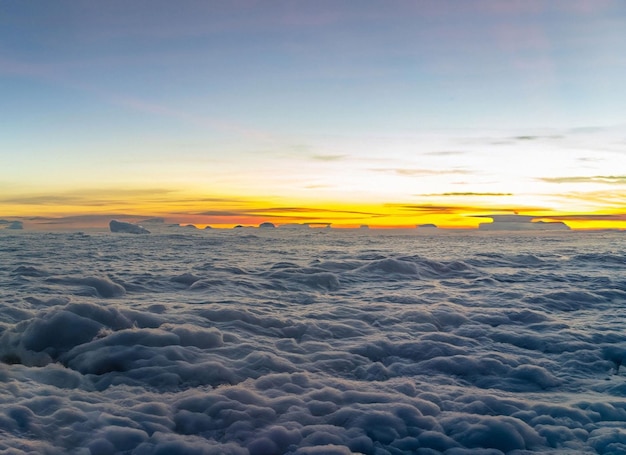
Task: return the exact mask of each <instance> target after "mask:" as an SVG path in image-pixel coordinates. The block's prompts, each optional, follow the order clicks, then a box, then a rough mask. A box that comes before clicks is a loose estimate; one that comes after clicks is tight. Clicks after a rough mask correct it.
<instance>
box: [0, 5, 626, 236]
mask: <svg viewBox="0 0 626 455" xmlns="http://www.w3.org/2000/svg"><path fill="white" fill-rule="evenodd" d="M0 17H2V27H0V37H1V39H0V42H1V43H2V45H0V81H1V82H0V93H1V95H2V99H3V108H2V109H1V110H0V157H1V161H2V163H1V166H0V219H1V220H5V221H7V222H8V221H13V220H19V221H22V222H23V223H24V226H25V228H33V229H48V228H50V229H53V228H55V227H63V228H78V229H80V228H83V227H94V228H97V227H103V228H106V226H107V222H108V220H109V219H111V217H113V216H115V217H120V218H123V219H129V220H134V221H141V220H144V219H147V218H153V217H160V218H163V220H164V222H165V223H173V224H174V223H175V224H194V225H196V226H198V227H204V226H207V225H208V226H212V227H217V228H219V227H224V228H230V227H233V226H235V225H239V224H242V225H253V226H258V225H259V224H260V223H262V222H265V221H268V222H272V223H274V224H276V225H280V224H288V223H331V224H332V227H358V226H360V225H368V226H370V227H380V228H388V227H409V228H414V227H415V226H417V225H421V224H429V223H432V224H436V225H437V226H438V227H440V228H476V227H477V226H478V224H479V223H481V222H485V221H486V220H485V219H484V218H477V217H476V215H485V214H493V213H514V212H518V213H520V214H527V215H533V216H536V217H537V219H538V220H539V219H542V220H546V221H563V222H565V223H566V224H567V225H568V226H570V227H571V228H573V229H626V209H625V207H626V165H625V164H624V163H626V116H625V112H626V111H625V110H624V106H626V91H625V90H624V89H623V81H624V80H626V34H624V30H626V5H625V4H624V3H623V2H620V1H617V0H616V1H611V0H607V1H586V0H577V1H556V2H547V1H540V0H531V1H527V2H500V1H490V0H484V1H478V2H472V5H471V6H470V5H469V4H468V5H465V4H461V3H460V2H448V1H443V2H441V1H416V2H404V1H397V2H395V1H394V2H391V3H388V2H376V1H365V2H358V4H357V3H356V2H343V1H338V2H337V1H333V2H282V1H277V2H260V3H259V2H253V1H243V2H236V3H231V2H213V1H208V2H200V1H183V2H166V1H157V2H144V1H139V2H132V5H131V4H128V3H127V2H122V1H112V2H105V3H101V2H80V3H76V2H70V1H61V2H55V3H54V4H50V3H47V2H40V1H35V2H3V3H2V4H1V5H0ZM0 227H2V226H0Z"/></svg>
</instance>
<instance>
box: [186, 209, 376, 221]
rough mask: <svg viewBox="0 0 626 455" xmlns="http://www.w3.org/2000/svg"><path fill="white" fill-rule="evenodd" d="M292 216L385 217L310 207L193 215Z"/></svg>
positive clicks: (355, 211) (210, 212) (241, 210)
mask: <svg viewBox="0 0 626 455" xmlns="http://www.w3.org/2000/svg"><path fill="white" fill-rule="evenodd" d="M294 214H296V216H298V215H300V214H309V216H306V217H305V218H310V215H311V214H332V215H333V216H335V215H337V214H339V215H342V214H343V215H356V216H358V217H361V216H369V217H377V216H385V215H384V214H382V213H376V212H365V211H357V210H337V209H326V208H311V207H261V208H248V209H239V210H223V211H220V210H209V211H203V212H198V213H195V215H202V216H227V217H228V216H230V217H240V216H255V217H256V216H260V217H276V218H293V217H294Z"/></svg>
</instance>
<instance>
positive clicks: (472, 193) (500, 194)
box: [416, 191, 513, 197]
mask: <svg viewBox="0 0 626 455" xmlns="http://www.w3.org/2000/svg"><path fill="white" fill-rule="evenodd" d="M416 196H424V197H456V196H459V197H463V196H468V197H491V196H513V193H475V192H471V191H469V192H452V193H425V194H417V195H416Z"/></svg>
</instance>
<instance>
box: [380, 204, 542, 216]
mask: <svg viewBox="0 0 626 455" xmlns="http://www.w3.org/2000/svg"><path fill="white" fill-rule="evenodd" d="M385 207H389V208H394V209H397V210H402V211H406V212H413V213H418V214H420V215H459V214H470V213H494V212H503V213H514V212H516V211H521V210H523V211H524V212H526V211H544V210H546V208H545V207H523V208H521V207H519V206H489V205H485V206H478V205H474V206H472V205H441V204H439V205H434V204H385Z"/></svg>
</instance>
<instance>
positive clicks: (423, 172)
mask: <svg viewBox="0 0 626 455" xmlns="http://www.w3.org/2000/svg"><path fill="white" fill-rule="evenodd" d="M370 171H373V172H382V173H385V174H396V175H405V176H429V175H448V174H452V175H459V174H460V175H467V174H472V173H473V172H472V171H469V170H467V169H411V168H373V169H370Z"/></svg>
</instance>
